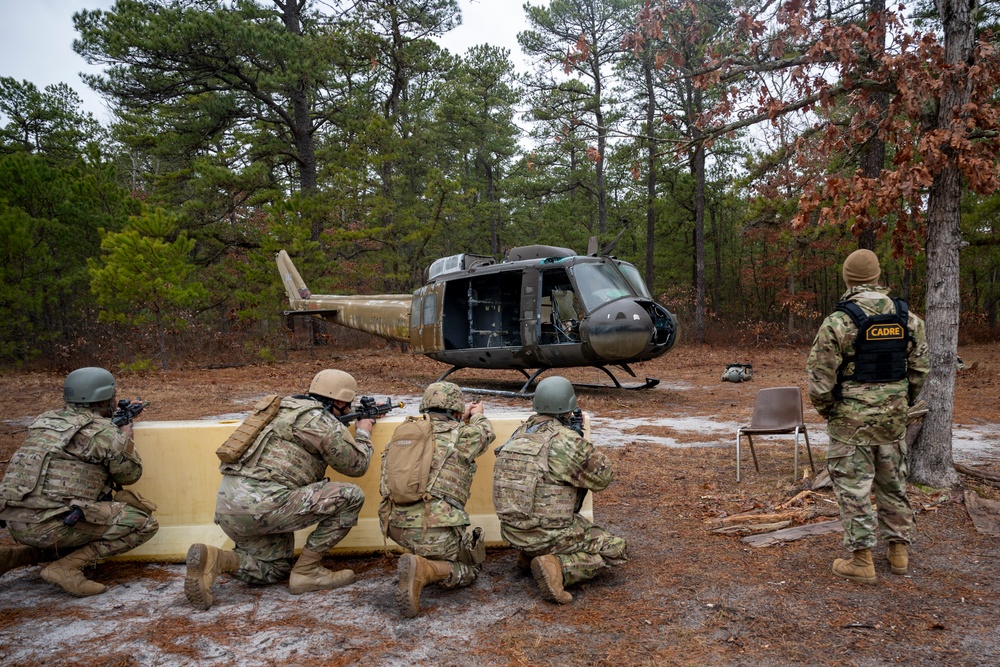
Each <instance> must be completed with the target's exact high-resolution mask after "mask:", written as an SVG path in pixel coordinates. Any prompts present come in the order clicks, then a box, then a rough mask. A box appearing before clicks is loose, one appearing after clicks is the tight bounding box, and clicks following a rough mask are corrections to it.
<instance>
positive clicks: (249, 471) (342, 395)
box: [184, 369, 374, 609]
mask: <svg viewBox="0 0 1000 667" xmlns="http://www.w3.org/2000/svg"><path fill="white" fill-rule="evenodd" d="M356 393H357V383H356V382H355V380H354V378H353V377H351V375H349V374H348V373H345V372H344V371H339V370H333V369H327V370H323V371H320V372H319V373H317V374H316V376H315V377H314V378H313V381H312V384H311V385H310V387H309V393H308V395H304V396H303V395H296V396H289V397H287V398H284V399H282V401H281V408H280V410H279V412H278V414H277V416H276V417H275V418H274V419H273V420H272V421H271V422H270V423H268V424H267V426H265V427H264V429H263V431H261V433H260V435H259V436H258V437H257V439H256V440H255V441H254V442H253V443H252V444H251V445H250V447H249V448H248V449H247V450H246V452H245V453H244V454H243V455H242V457H241V458H240V459H239V460H238V461H236V462H235V463H223V464H222V465H220V466H219V470H220V471H221V472H222V475H223V477H222V483H221V484H220V486H219V493H218V497H217V499H216V508H215V522H216V523H218V524H219V526H221V527H222V530H223V531H225V533H226V535H228V536H229V537H230V538H231V539H232V540H233V542H235V543H236V548H235V550H234V551H226V550H222V549H217V548H215V547H212V546H209V545H206V544H193V545H191V548H190V549H189V550H188V553H187V576H186V578H185V581H184V594H185V596H186V597H187V599H188V601H189V602H190V603H191V604H192V605H194V606H195V607H196V608H198V609H208V608H209V607H210V606H211V605H212V600H213V598H212V590H211V589H212V585H213V584H214V583H215V580H216V578H217V577H218V576H219V575H220V574H221V573H224V572H231V573H232V574H233V576H235V577H236V578H237V579H242V580H243V581H245V582H247V583H251V584H271V583H277V582H279V581H282V580H284V579H285V578H288V589H289V591H291V593H292V594H293V595H299V594H301V593H306V592H309V591H318V590H329V589H333V588H339V587H341V586H346V585H348V584H351V583H353V582H354V572H352V571H351V570H339V571H337V572H331V571H330V570H327V569H326V568H324V567H322V566H321V565H320V561H321V560H322V558H323V556H324V555H325V554H326V553H327V552H328V551H329V550H330V549H331V548H333V547H334V546H335V545H336V544H337V543H338V542H340V541H341V540H342V539H344V537H345V536H346V535H347V533H348V532H349V531H350V530H351V527H352V526H355V525H356V524H357V523H358V514H359V513H360V512H361V506H362V505H363V504H364V502H365V495H364V493H363V492H362V491H361V488H360V487H358V486H357V485H355V484H346V483H340V482H331V481H329V480H328V479H326V478H325V477H324V475H325V474H326V469H327V466H329V467H331V468H333V469H334V470H336V471H337V472H339V473H342V474H344V475H348V476H350V477H361V476H362V475H364V474H365V472H366V471H367V470H368V463H369V461H370V459H371V455H372V445H371V429H372V426H373V425H374V422H373V421H372V420H371V419H359V420H358V421H357V422H356V429H355V435H354V437H353V438H352V437H351V434H350V433H349V432H348V431H347V428H346V427H345V426H344V425H343V424H341V423H340V421H339V420H338V419H337V416H339V415H344V414H347V412H348V411H349V410H350V406H351V401H352V400H354V396H355V394H356ZM313 525H315V526H316V529H315V530H314V531H313V532H312V533H311V534H310V535H309V538H308V539H307V541H306V544H305V547H304V548H303V549H302V553H301V555H300V556H299V558H298V560H295V558H294V557H295V552H294V548H295V536H294V533H295V531H297V530H301V529H303V528H308V527H309V526H313ZM293 562H294V566H293Z"/></svg>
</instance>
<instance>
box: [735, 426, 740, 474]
mask: <svg viewBox="0 0 1000 667" xmlns="http://www.w3.org/2000/svg"><path fill="white" fill-rule="evenodd" d="M736 483H737V484H739V483H740V429H736Z"/></svg>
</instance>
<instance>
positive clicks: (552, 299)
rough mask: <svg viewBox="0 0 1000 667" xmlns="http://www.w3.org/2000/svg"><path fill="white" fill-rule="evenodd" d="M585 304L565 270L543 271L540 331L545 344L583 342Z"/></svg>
mask: <svg viewBox="0 0 1000 667" xmlns="http://www.w3.org/2000/svg"><path fill="white" fill-rule="evenodd" d="M583 314H584V311H583V304H582V303H581V302H580V299H579V297H578V296H577V294H576V292H575V291H574V290H573V285H572V284H571V283H570V281H569V275H567V273H566V271H565V270H564V269H558V270H550V271H544V272H543V273H542V301H541V322H540V325H541V330H540V332H539V342H541V343H542V344H543V345H545V344H548V345H552V344H558V343H579V342H580V319H581V318H582V317H583Z"/></svg>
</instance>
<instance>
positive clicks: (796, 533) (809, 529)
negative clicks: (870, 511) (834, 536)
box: [740, 519, 844, 547]
mask: <svg viewBox="0 0 1000 667" xmlns="http://www.w3.org/2000/svg"><path fill="white" fill-rule="evenodd" d="M843 530H844V525H843V524H842V523H841V522H840V520H839V519H838V520H836V521H822V522H820V523H807V524H806V525H804V526H795V527H794V528H785V529H784V530H777V531H775V532H773V533H763V534H761V535H748V536H747V537H744V538H743V539H741V540H740V541H741V542H746V543H747V544H749V545H750V546H752V547H769V546H771V545H773V544H778V543H779V542H794V541H795V540H801V539H802V538H804V537H812V536H814V535H829V534H830V533H839V532H842V531H843Z"/></svg>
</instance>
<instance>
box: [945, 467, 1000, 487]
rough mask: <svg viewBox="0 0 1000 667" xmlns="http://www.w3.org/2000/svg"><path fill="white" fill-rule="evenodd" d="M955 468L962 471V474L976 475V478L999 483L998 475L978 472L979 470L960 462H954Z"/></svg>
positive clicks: (999, 476)
mask: <svg viewBox="0 0 1000 667" xmlns="http://www.w3.org/2000/svg"><path fill="white" fill-rule="evenodd" d="M955 470H957V471H958V472H960V473H962V474H963V475H968V476H969V477H976V478H978V479H984V480H986V481H987V482H996V483H997V484H1000V475H994V474H993V473H988V472H980V471H979V470H974V469H972V468H969V467H967V466H964V465H962V464H961V463H956V464H955Z"/></svg>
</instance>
